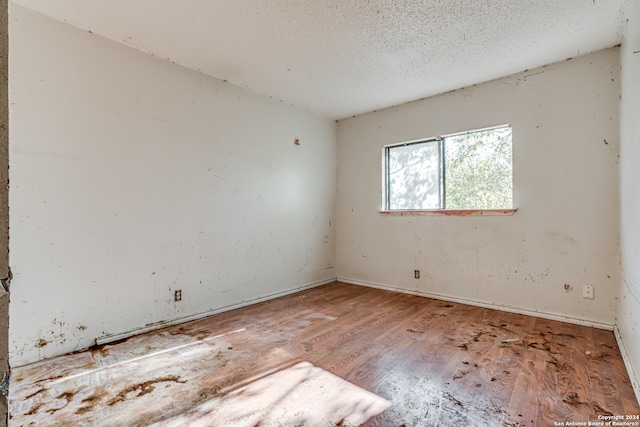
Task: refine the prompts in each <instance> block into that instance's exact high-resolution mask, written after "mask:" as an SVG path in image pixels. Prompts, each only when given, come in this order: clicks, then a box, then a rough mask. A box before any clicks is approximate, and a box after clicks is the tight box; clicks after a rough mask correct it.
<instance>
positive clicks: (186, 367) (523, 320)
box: [10, 283, 640, 427]
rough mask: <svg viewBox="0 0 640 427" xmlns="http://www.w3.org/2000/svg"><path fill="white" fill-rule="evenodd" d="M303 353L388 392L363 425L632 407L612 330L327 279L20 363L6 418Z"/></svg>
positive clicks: (90, 419)
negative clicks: (385, 403)
mask: <svg viewBox="0 0 640 427" xmlns="http://www.w3.org/2000/svg"><path fill="white" fill-rule="evenodd" d="M196 344H202V346H203V347H206V348H207V349H208V350H211V348H212V346H213V351H208V352H207V353H203V352H199V351H200V350H199V349H200V347H198V346H195V345H196ZM205 344H206V345H205ZM194 346H195V347H194ZM151 356H153V357H151ZM165 356H166V360H165V359H162V358H163V357H165ZM161 360H164V361H162V362H160V361H161ZM299 362H310V363H311V364H313V365H314V366H315V367H318V368H321V369H322V370H325V371H328V372H330V373H332V374H334V375H336V376H338V377H341V378H342V379H344V380H346V381H348V382H350V383H352V384H355V385H356V386H359V387H360V388H362V389H365V390H368V391H370V392H372V393H374V394H376V395H378V396H380V397H382V398H384V399H387V400H388V401H389V402H391V406H390V407H389V408H388V409H386V410H384V411H383V412H381V413H380V414H379V415H377V416H374V417H373V418H370V419H369V420H368V421H367V422H366V423H365V424H364V425H367V426H396V427H398V426H553V425H560V423H562V422H565V423H566V422H567V421H574V422H585V423H586V422H589V421H592V422H593V421H599V416H614V415H630V416H634V415H640V407H639V406H638V402H637V401H636V400H635V397H634V393H633V390H632V388H631V385H630V381H629V378H628V375H627V373H626V371H625V368H624V364H623V361H622V358H621V356H620V352H619V350H618V347H617V344H616V341H615V338H614V335H613V333H612V332H610V331H604V330H599V329H594V328H588V327H583V326H576V325H571V324H566V323H560V322H555V321H551V320H545V319H539V318H535V317H529V316H523V315H518V314H512V313H506V312H501V311H495V310H490V309H484V308H478V307H472V306H468V305H462V304H455V303H449V302H445V301H439V300H432V299H427V298H422V297H416V296H410V295H405V294H398V293H393V292H387V291H381V290H377V289H369V288H365V287H359V286H354V285H347V284H342V283H333V284H330V285H325V286H321V287H318V288H314V289H310V290H307V291H304V292H300V293H297V294H294V295H290V296H285V297H282V298H279V299H275V300H271V301H267V302H264V303H261V304H256V305H253V306H249V307H245V308H242V309H238V310H234V311H230V312H227V313H223V314H219V315H215V316H212V317H210V318H207V319H202V320H199V321H195V322H190V323H187V324H184V325H180V326H175V327H171V328H167V329H164V330H160V331H156V332H152V333H148V334H144V335H141V336H137V337H133V338H130V339H129V340H126V341H125V342H122V343H118V344H113V345H106V346H103V347H101V348H96V349H93V350H92V351H88V352H84V353H78V354H72V355H67V356H62V357H59V358H55V359H51V360H48V361H43V362H38V363H36V364H33V365H29V366H26V367H22V368H18V369H15V370H14V371H13V373H12V383H11V389H10V408H11V409H10V410H11V414H10V425H16V426H17V425H25V426H27V425H38V426H40V425H92V426H95V425H127V426H137V425H139V426H142V425H151V424H153V423H161V422H162V421H163V420H167V419H169V418H174V419H175V417H176V416H177V415H178V414H180V413H184V412H188V411H190V410H192V409H193V408H194V407H196V406H198V405H201V404H202V403H203V402H206V401H207V400H208V399H211V398H213V397H220V395H223V394H225V393H230V392H232V391H233V390H234V389H237V388H238V387H240V386H242V385H246V384H247V383H248V382H250V381H251V380H252V379H253V378H256V377H259V376H261V375H264V374H265V373H270V372H278V371H280V370H282V369H284V368H288V367H291V366H293V365H295V364H297V363H299ZM150 364H155V366H154V367H150ZM125 368H126V369H129V371H128V372H126V373H123V371H118V369H125ZM82 378H84V380H82V382H78V381H80V379H82ZM65 387H66V388H65ZM142 399H146V400H144V403H143V406H142V409H134V408H135V407H134V406H132V405H134V404H135V401H136V400H142ZM115 417H118V418H115ZM554 423H557V424H554ZM162 425H174V424H169V423H167V424H162ZM175 425H178V424H175ZM194 425H196V424H194ZM203 425H204V424H203ZM209 425H212V424H209ZM214 425H218V423H215V424H214ZM219 425H224V423H223V422H222V420H220V423H219ZM261 425H262V424H261ZM299 425H315V424H314V423H313V422H311V421H310V420H309V422H308V423H307V422H302V423H300V424H299ZM334 425H344V424H342V423H336V424H334Z"/></svg>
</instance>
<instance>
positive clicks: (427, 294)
mask: <svg viewBox="0 0 640 427" xmlns="http://www.w3.org/2000/svg"><path fill="white" fill-rule="evenodd" d="M338 281H339V282H344V283H350V284H352V285H359V286H366V287H369V288H376V289H383V290H386V291H392V292H400V293H403V294H409V295H417V296H421V297H426V298H433V299H437V300H443V301H450V302H457V303H460V304H467V305H473V306H477V307H484V308H491V309H494V310H500V311H506V312H509V313H516V314H524V315H527V316H534V317H540V318H542V319H549V320H557V321H560V322H566V323H572V324H575V325H581V326H589V327H594V328H598V329H605V330H607V331H612V330H613V326H614V325H613V324H609V323H602V322H597V321H594V320H585V319H579V318H576V317H571V316H564V315H561V314H555V313H545V312H542V311H534V310H526V309H522V308H518V307H512V306H506V305H498V304H492V303H487V302H483V301H476V300H472V299H467V298H460V297H454V296H451V295H442V294H437V293H432V292H422V291H414V290H410V289H403V288H398V287H395V286H390V285H385V284H382V283H375V282H365V281H362V280H353V279H349V278H346V277H338Z"/></svg>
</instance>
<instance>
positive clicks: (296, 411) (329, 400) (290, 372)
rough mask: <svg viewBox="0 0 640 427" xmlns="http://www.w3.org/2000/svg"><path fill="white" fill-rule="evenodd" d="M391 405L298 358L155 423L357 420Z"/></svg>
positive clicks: (235, 426) (232, 425) (170, 426)
mask: <svg viewBox="0 0 640 427" xmlns="http://www.w3.org/2000/svg"><path fill="white" fill-rule="evenodd" d="M390 405H391V403H390V402H389V401H387V400H386V399H383V398H382V397H380V396H377V395H375V394H373V393H371V392H369V391H367V390H364V389H362V388H360V387H358V386H356V385H353V384H351V383H349V382H348V381H345V380H343V379H342V378H340V377H337V376H335V375H333V374H331V373H329V372H327V371H325V370H323V369H321V368H318V367H315V366H313V365H312V364H311V363H309V362H301V363H298V364H296V365H294V366H292V367H290V368H287V369H283V370H281V371H278V372H276V373H273V374H270V375H267V376H265V377H262V378H260V379H257V380H255V381H253V382H251V383H250V384H248V385H245V386H243V387H240V388H238V389H236V390H234V391H232V392H230V393H228V394H226V395H223V396H220V397H216V398H213V399H210V400H208V401H207V402H204V403H203V404H201V405H199V406H198V407H196V408H194V409H192V410H190V411H188V412H186V413H183V414H181V415H179V416H177V417H174V418H173V419H170V420H165V421H162V422H160V423H157V424H154V426H157V427H160V426H163V427H174V426H176V427H177V426H184V425H189V426H192V427H195V426H211V425H219V426H228V427H241V426H242V427H244V426H255V425H260V426H261V427H262V426H278V427H284V426H300V425H304V426H308V427H313V426H317V427H324V426H334V425H342V426H358V425H360V424H362V423H364V422H365V421H366V420H367V419H369V418H370V417H372V416H375V415H377V414H379V413H381V412H382V411H384V410H385V409H387V408H388V407H389V406H390Z"/></svg>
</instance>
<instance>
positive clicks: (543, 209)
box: [337, 48, 620, 328]
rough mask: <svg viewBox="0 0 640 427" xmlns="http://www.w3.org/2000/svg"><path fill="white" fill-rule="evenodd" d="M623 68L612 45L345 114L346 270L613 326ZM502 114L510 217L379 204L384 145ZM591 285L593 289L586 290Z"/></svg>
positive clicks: (342, 213)
mask: <svg viewBox="0 0 640 427" xmlns="http://www.w3.org/2000/svg"><path fill="white" fill-rule="evenodd" d="M619 67H620V63H619V49H617V48H614V49H609V50H605V51H601V52H598V53H595V54H592V55H588V56H583V57H579V58H575V59H573V60H569V61H564V62H561V63H557V64H552V65H549V66H546V67H543V68H539V69H535V70H531V71H527V72H524V73H521V74H517V75H514V76H511V77H506V78H503V79H500V80H497V81H492V82H489V83H485V84H480V85H477V86H474V87H469V88H466V89H462V90H457V91H454V92H450V93H447V94H444V95H440V96H436V97H432V98H428V99H425V100H422V101H417V102H413V103H410V104H406V105H402V106H399V107H394V108H390V109H387V110H383V111H379V112H375V113H371V114H366V115H363V116H359V117H356V118H352V119H347V120H344V121H341V122H340V123H339V127H338V203H337V219H338V245H337V252H338V254H337V255H338V258H337V259H338V276H339V278H340V279H342V280H345V281H349V282H353V283H361V284H366V285H371V286H379V287H385V288H390V289H398V290H403V291H408V292H415V293H418V294H423V295H431V296H436V297H442V298H447V299H452V300H458V301H462V302H465V301H467V302H472V303H474V304H484V305H488V306H492V307H498V308H503V309H510V310H515V311H519V312H524V313H531V314H535V315H543V316H548V317H552V318H557V319H562V320H568V321H572V322H580V323H586V324H595V325H598V326H602V327H608V328H611V327H612V325H613V322H614V317H615V308H616V299H615V298H616V294H617V289H618V283H619V253H618V241H619V239H618V235H619V224H618V220H617V217H618V212H619V203H618V130H619V129H618V108H619V107H618V106H619V100H618V94H619V84H620V78H619V72H620V70H619ZM470 72H472V70H470ZM504 123H511V124H512V125H513V167H514V174H513V180H514V204H515V207H517V208H518V212H517V213H516V214H515V215H513V216H487V217H478V216H471V217H442V216H419V217H411V216H407V217H399V216H382V215H380V214H379V213H378V211H379V209H380V208H381V199H382V198H381V191H382V175H381V174H382V172H381V169H382V161H381V157H382V156H381V153H382V147H383V145H385V144H390V143H397V142H402V141H409V140H415V139H419V138H426V137H431V136H437V135H443V134H449V133H453V132H459V131H465V130H472V129H478V128H483V127H488V126H494V125H499V124H504ZM414 269H419V270H421V272H422V276H421V278H420V279H418V280H416V279H414V277H413V272H414ZM565 284H568V285H569V286H570V290H569V291H567V290H565V288H564V286H565ZM583 285H592V286H595V299H593V300H590V299H583V298H582V287H583Z"/></svg>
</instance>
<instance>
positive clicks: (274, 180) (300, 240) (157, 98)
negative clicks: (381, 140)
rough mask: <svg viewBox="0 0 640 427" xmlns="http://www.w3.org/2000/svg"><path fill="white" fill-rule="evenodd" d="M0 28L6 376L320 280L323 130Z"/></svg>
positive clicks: (90, 52)
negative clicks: (6, 191)
mask: <svg viewBox="0 0 640 427" xmlns="http://www.w3.org/2000/svg"><path fill="white" fill-rule="evenodd" d="M10 26H11V27H10V29H11V38H10V47H11V50H10V59H11V61H10V76H11V80H10V93H11V143H10V153H11V169H10V176H11V185H12V188H11V194H10V205H11V219H10V221H11V229H10V230H11V242H12V243H11V266H12V270H13V273H14V280H13V283H12V299H13V303H12V304H11V307H10V311H11V317H12V318H13V319H16V320H15V322H13V324H12V325H11V330H10V343H9V345H10V354H11V357H10V361H11V364H12V366H19V365H21V364H25V363H28V362H32V361H34V360H38V359H42V358H46V357H50V356H54V355H57V354H61V353H65V352H69V351H73V350H78V349H82V348H85V347H87V346H90V345H93V344H94V340H95V339H96V338H101V339H102V338H104V339H107V340H109V339H113V338H114V337H119V336H120V335H119V334H125V335H126V334H128V333H130V332H139V331H141V330H145V329H146V328H153V327H158V326H159V325H163V324H167V322H174V321H180V320H185V319H189V318H193V317H194V316H195V317H197V316H201V315H204V314H208V313H212V312H215V311H217V310H222V309H225V308H229V307H234V306H237V305H241V304H248V303H250V302H252V301H256V300H257V299H260V298H267V297H270V296H273V295H277V294H279V293H283V292H289V291H293V290H296V289H299V288H300V287H302V286H312V285H315V284H319V283H323V282H325V281H331V280H334V279H335V276H336V273H335V267H334V264H335V263H334V259H335V254H334V235H335V232H334V229H335V220H334V218H333V214H334V201H335V191H336V190H335V185H336V182H335V154H336V148H335V132H336V129H335V128H336V124H335V122H334V121H332V120H328V119H325V118H320V117H317V116H314V115H312V114H309V113H306V112H303V111H301V110H297V109H295V108H292V107H289V106H287V105H285V104H283V103H280V102H276V101H274V100H271V99H269V98H267V97H263V96H259V95H256V94H254V93H250V92H248V91H246V90H243V89H240V88H238V87H235V86H232V85H230V84H228V83H225V82H222V81H220V80H216V79H213V78H210V77H207V76H205V75H202V74H199V73H197V72H195V71H192V70H188V69H186V68H182V67H179V66H177V65H174V64H172V63H170V62H169V61H166V60H163V59H160V58H156V57H153V56H151V55H147V54H144V53H141V52H139V51H136V50H133V49H130V48H127V47H125V46H123V45H120V44H118V43H115V42H111V41H108V40H106V39H103V38H100V37H97V36H94V35H92V34H90V33H89V32H87V31H81V30H79V29H77V28H73V27H71V26H68V25H65V24H63V23H61V22H58V21H54V20H52V19H50V18H47V17H44V16H42V15H39V14H37V13H34V12H32V11H30V10H28V9H25V8H23V7H20V6H17V5H15V4H12V5H11V23H10ZM296 138H298V139H299V141H300V145H296V144H294V140H295V139H296ZM178 289H180V290H182V301H180V302H175V301H174V291H175V290H178Z"/></svg>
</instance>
